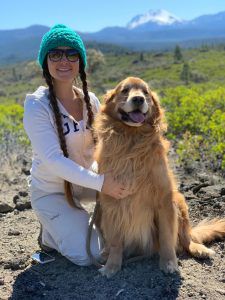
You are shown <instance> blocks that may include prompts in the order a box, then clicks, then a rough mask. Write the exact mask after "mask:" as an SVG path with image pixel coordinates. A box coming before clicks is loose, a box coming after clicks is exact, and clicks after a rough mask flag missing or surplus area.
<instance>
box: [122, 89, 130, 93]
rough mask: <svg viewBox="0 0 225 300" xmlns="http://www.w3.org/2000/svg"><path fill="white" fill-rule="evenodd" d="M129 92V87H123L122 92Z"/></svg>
mask: <svg viewBox="0 0 225 300" xmlns="http://www.w3.org/2000/svg"><path fill="white" fill-rule="evenodd" d="M128 92H129V89H128V88H124V89H122V91H121V93H122V94H127V93H128Z"/></svg>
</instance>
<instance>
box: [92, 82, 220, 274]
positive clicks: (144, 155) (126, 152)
mask: <svg viewBox="0 0 225 300" xmlns="http://www.w3.org/2000/svg"><path fill="white" fill-rule="evenodd" d="M165 129H166V124H165V121H164V118H163V110H162V109H161V107H160V103H159V100H158V98H157V95H156V94H155V93H154V92H152V91H151V90H150V89H149V87H148V85H147V84H146V83H145V82H144V81H143V80H141V79H139V78H135V77H128V78H127V79H125V80H123V81H122V82H120V83H119V84H118V85H117V87H116V88H115V89H114V90H112V91H110V92H108V93H107V95H106V96H105V105H104V106H103V108H102V112H101V113H100V114H99V115H98V116H97V118H96V121H95V124H94V130H95V132H96V133H97V138H98V144H97V147H96V152H95V159H96V160H97V162H98V165H99V172H100V173H106V172H109V171H110V172H112V173H113V175H114V177H115V179H117V180H118V181H122V182H125V183H128V184H131V186H132V189H133V190H134V192H133V194H132V195H131V196H128V197H126V198H125V199H122V200H116V199H113V198H112V197H110V196H107V195H105V194H103V193H101V194H100V196H99V197H100V199H99V200H100V204H101V218H100V219H99V226H100V228H101V230H102V232H103V236H104V239H105V242H106V245H105V246H106V247H105V254H108V259H107V262H106V265H105V266H104V267H103V268H102V269H101V272H102V274H103V275H106V276H107V277H110V276H112V275H113V274H115V273H116V272H117V271H118V270H120V268H121V264H122V257H123V254H125V255H127V256H130V255H137V254H139V255H149V256H150V255H152V254H153V253H157V252H158V253H159V256H160V268H161V269H162V270H163V271H165V272H170V273H172V272H174V271H177V270H178V265H177V257H176V251H178V249H179V250H186V251H188V252H189V253H190V254H191V255H193V256H195V257H210V256H211V255H213V254H214V252H213V251H212V250H210V249H209V248H207V247H205V246H204V245H203V244H202V243H203V242H210V241H212V240H213V239H215V238H222V237H224V236H225V219H213V220H211V221H204V222H202V223H200V224H199V225H198V226H197V227H195V228H191V227H190V222H189V216H188V206H187V204H186V202H185V199H184V196H183V195H182V194H181V193H179V192H178V189H177V184H176V181H175V178H174V175H173V173H172V171H171V169H170V167H169V165H168V160H167V152H168V148H169V143H168V141H167V140H166V139H165V138H164V137H163V136H162V134H163V132H164V131H165Z"/></svg>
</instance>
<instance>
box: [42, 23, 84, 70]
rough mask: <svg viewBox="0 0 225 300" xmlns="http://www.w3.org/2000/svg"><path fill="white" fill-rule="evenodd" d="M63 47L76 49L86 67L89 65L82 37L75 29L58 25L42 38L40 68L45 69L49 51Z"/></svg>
mask: <svg viewBox="0 0 225 300" xmlns="http://www.w3.org/2000/svg"><path fill="white" fill-rule="evenodd" d="M63 46H65V47H71V48H73V49H76V50H77V51H78V52H79V54H80V56H81V59H82V61H83V63H84V66H86V65H87V59H86V50H85V47H84V44H83V41H82V39H81V37H80V36H79V35H78V34H77V33H76V32H75V31H74V30H73V29H71V28H69V27H67V26H65V25H63V24H57V25H55V26H53V27H52V28H51V29H50V30H49V31H48V32H46V33H45V35H44V36H43V38H42V41H41V45H40V49H39V53H38V62H39V64H40V66H41V67H42V68H43V63H44V59H45V57H46V55H47V54H48V51H49V50H52V49H54V48H57V47H63Z"/></svg>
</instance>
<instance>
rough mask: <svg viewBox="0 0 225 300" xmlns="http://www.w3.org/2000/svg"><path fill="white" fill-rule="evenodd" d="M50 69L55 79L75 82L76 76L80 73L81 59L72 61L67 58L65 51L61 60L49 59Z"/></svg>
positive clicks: (62, 48) (64, 48)
mask: <svg viewBox="0 0 225 300" xmlns="http://www.w3.org/2000/svg"><path fill="white" fill-rule="evenodd" d="M56 49H61V50H66V49H71V48H70V47H58V48H56ZM47 64H48V70H49V73H50V74H51V76H52V77H53V78H54V80H55V81H62V82H71V83H72V82H73V80H74V78H75V77H77V76H78V74H79V59H77V60H76V61H70V60H68V59H67V57H66V55H65V53H64V54H63V56H62V58H61V59H60V60H59V61H52V60H51V59H50V58H49V54H48V59H47Z"/></svg>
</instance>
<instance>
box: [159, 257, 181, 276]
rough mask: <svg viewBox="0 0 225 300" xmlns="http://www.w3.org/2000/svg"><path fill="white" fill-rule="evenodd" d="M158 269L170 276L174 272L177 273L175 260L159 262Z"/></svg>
mask: <svg viewBox="0 0 225 300" xmlns="http://www.w3.org/2000/svg"><path fill="white" fill-rule="evenodd" d="M160 269H161V270H162V271H163V272H164V273H170V274H172V273H174V272H179V269H178V263H177V259H176V260H160Z"/></svg>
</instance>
